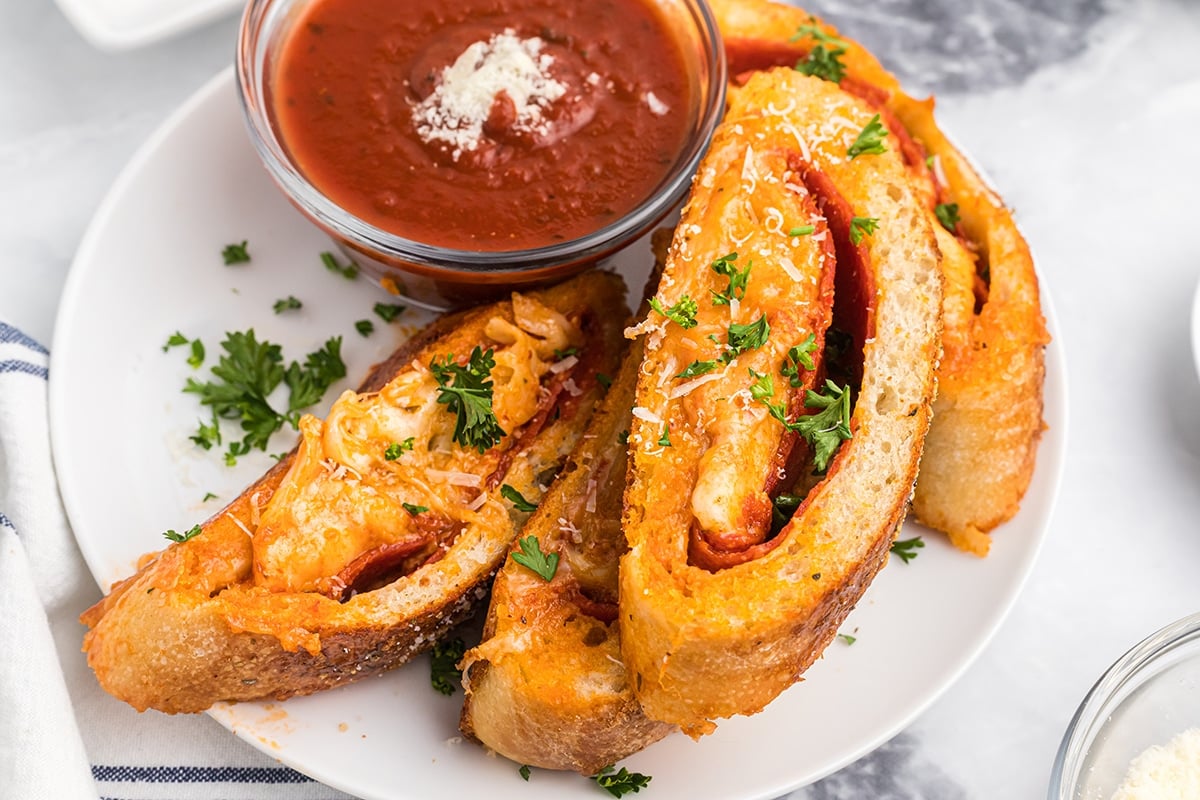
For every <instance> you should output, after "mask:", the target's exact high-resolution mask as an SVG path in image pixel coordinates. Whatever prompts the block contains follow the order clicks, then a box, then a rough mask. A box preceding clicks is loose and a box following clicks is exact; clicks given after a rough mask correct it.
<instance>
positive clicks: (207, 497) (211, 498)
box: [200, 492, 217, 503]
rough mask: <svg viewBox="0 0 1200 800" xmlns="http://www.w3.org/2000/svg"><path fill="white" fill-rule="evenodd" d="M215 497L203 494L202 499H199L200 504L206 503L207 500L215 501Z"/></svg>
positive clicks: (207, 493)
mask: <svg viewBox="0 0 1200 800" xmlns="http://www.w3.org/2000/svg"><path fill="white" fill-rule="evenodd" d="M216 499H217V496H216V495H215V494H213V493H212V492H205V493H204V497H201V498H200V502H201V503H207V502H208V501H209V500H216Z"/></svg>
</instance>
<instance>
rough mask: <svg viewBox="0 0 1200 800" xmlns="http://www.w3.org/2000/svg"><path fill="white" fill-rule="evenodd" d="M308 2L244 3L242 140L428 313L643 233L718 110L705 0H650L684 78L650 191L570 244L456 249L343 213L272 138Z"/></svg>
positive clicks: (664, 210) (383, 279)
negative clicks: (683, 101)
mask: <svg viewBox="0 0 1200 800" xmlns="http://www.w3.org/2000/svg"><path fill="white" fill-rule="evenodd" d="M310 2H313V0H251V2H250V3H249V4H248V5H247V6H246V10H245V13H244V14H243V16H242V22H241V29H240V33H239V39H238V51H237V76H238V81H237V83H238V91H239V95H240V99H241V103H242V109H243V113H244V116H245V120H246V125H247V128H248V129H249V133H250V138H251V140H252V142H253V144H254V147H255V149H256V150H257V152H258V155H259V157H260V158H261V160H262V162H263V164H264V165H265V166H266V169H267V171H268V173H269V174H270V175H271V177H272V178H273V179H274V181H275V182H276V184H277V185H278V186H279V187H280V189H281V190H282V191H283V193H284V195H285V196H286V197H287V198H288V200H290V201H291V203H292V204H293V205H294V206H295V207H296V208H297V209H299V210H300V212H301V213H303V214H304V215H305V216H306V217H307V218H308V219H309V220H311V221H312V222H313V223H315V224H316V225H318V226H319V227H320V228H322V229H323V230H324V231H325V232H326V233H328V234H329V235H330V236H331V237H332V238H333V240H334V241H335V242H336V243H337V244H338V246H339V247H340V248H341V250H342V251H343V252H344V253H345V254H346V255H347V256H348V257H350V258H351V259H353V260H354V261H355V262H356V263H357V264H358V265H359V266H360V267H361V268H362V269H363V271H364V272H366V273H367V274H368V275H370V276H372V277H373V278H375V279H376V280H377V281H379V282H380V283H381V284H382V285H383V286H384V288H386V289H388V290H389V291H391V292H392V293H394V294H403V295H406V296H407V297H408V298H409V299H410V300H411V301H412V302H414V303H415V304H417V305H421V306H424V307H426V308H430V309H433V310H438V311H440V310H444V309H447V308H451V307H454V306H458V305H463V304H466V303H471V302H477V301H479V300H483V299H485V298H487V297H490V296H495V295H497V294H500V293H502V292H504V291H505V290H507V289H510V288H513V287H517V286H527V285H532V284H542V283H548V282H551V281H556V280H560V279H562V278H565V277H568V276H569V275H571V274H574V273H575V272H579V271H581V270H582V269H585V268H586V267H588V266H591V265H593V264H595V263H596V262H598V261H599V260H600V259H603V258H604V257H606V256H608V255H611V254H613V253H615V252H616V251H617V250H619V249H621V248H622V247H624V246H626V245H628V244H630V243H631V242H633V241H634V240H635V239H637V238H638V237H640V236H642V235H643V234H645V233H647V232H648V231H649V230H650V229H651V228H653V227H654V226H655V225H656V224H657V223H659V222H660V221H661V220H662V219H663V218H664V217H666V216H667V215H668V214H669V213H671V212H672V211H673V210H675V208H676V207H677V206H678V205H679V203H680V201H681V200H682V199H683V196H684V194H685V193H686V192H687V190H688V188H689V187H690V186H691V180H692V176H693V174H694V173H695V171H696V168H697V166H698V164H699V162H700V158H701V156H702V155H703V154H704V151H705V150H706V149H707V147H708V144H709V141H710V140H711V138H712V134H713V130H714V128H715V127H716V125H717V122H718V121H719V120H720V117H721V115H722V114H723V113H724V109H725V83H726V66H725V55H724V49H723V47H722V44H721V38H720V34H719V33H718V31H717V26H716V21H715V19H714V18H713V15H712V12H711V10H710V9H709V8H708V6H707V4H706V3H705V2H704V0H654V2H653V3H652V5H653V7H655V8H656V9H657V10H658V11H659V12H660V13H662V14H663V15H664V17H665V20H666V26H667V28H668V30H670V31H671V32H672V33H673V34H674V35H675V36H677V37H678V39H679V42H680V45H681V50H682V52H683V56H684V61H685V65H686V67H687V68H688V72H689V75H690V78H691V90H692V91H691V97H692V98H693V101H692V103H691V105H690V107H689V108H688V109H686V111H685V112H681V113H686V114H687V115H688V122H689V128H688V131H687V135H686V139H685V145H684V147H683V149H682V150H681V151H680V152H679V153H678V154H677V156H676V158H675V160H674V162H673V163H672V164H671V166H670V168H669V170H668V171H667V173H666V176H665V177H664V178H663V180H662V181H661V182H660V183H659V184H658V186H657V188H656V189H655V190H654V191H653V192H652V193H651V194H650V195H649V196H648V197H646V198H645V199H644V200H642V201H641V202H640V203H639V204H638V205H637V206H635V207H634V208H633V209H632V210H631V211H630V212H629V213H627V214H626V215H625V216H624V217H622V218H621V219H618V220H617V221H615V222H613V223H611V224H609V225H607V226H605V227H602V228H600V229H598V230H595V231H592V232H591V233H588V234H586V235H584V236H581V237H579V238H576V239H574V240H569V241H560V242H556V243H554V244H550V245H547V246H542V247H536V248H531V249H526V250H508V251H481V250H458V249H452V248H447V247H441V246H436V245H430V244H426V243H422V242H420V241H415V240H413V239H406V238H403V237H400V236H397V235H395V234H392V233H389V232H387V231H385V230H382V229H380V228H378V227H376V226H374V225H371V224H368V223H367V222H364V221H363V220H362V219H360V218H358V217H356V216H354V215H353V214H351V213H349V212H347V211H346V210H344V209H343V208H341V207H339V206H338V205H337V204H336V203H334V202H333V201H332V200H330V199H329V198H328V197H327V196H325V195H324V194H323V193H322V192H321V191H319V190H318V189H317V188H316V187H315V186H314V185H313V184H312V183H311V182H310V181H308V180H307V179H306V178H305V176H304V175H303V174H302V173H301V171H300V170H299V169H298V168H297V166H296V165H295V164H294V163H293V161H292V160H291V158H290V157H289V155H288V153H287V149H286V148H285V147H284V145H283V143H282V142H281V141H280V138H279V136H278V132H277V130H276V125H274V124H273V121H272V119H271V115H270V113H269V92H270V87H269V85H268V81H269V77H270V71H271V69H272V67H273V64H274V59H275V58H276V56H277V51H278V49H279V46H280V45H281V44H282V43H283V42H284V41H285V40H286V35H287V33H288V31H289V30H290V25H291V24H292V23H293V22H294V21H295V20H296V19H298V18H299V17H300V15H301V12H302V11H303V10H304V8H305V7H306V6H308V5H309V3H310Z"/></svg>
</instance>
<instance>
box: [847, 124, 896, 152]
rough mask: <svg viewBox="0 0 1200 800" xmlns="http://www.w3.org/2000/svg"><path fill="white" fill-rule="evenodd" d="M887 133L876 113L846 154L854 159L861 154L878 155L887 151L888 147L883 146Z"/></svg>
mask: <svg viewBox="0 0 1200 800" xmlns="http://www.w3.org/2000/svg"><path fill="white" fill-rule="evenodd" d="M887 135H888V132H887V129H886V128H884V127H883V123H882V122H880V121H879V115H878V114H876V115H875V116H873V117H871V121H870V122H868V123H867V126H866V127H865V128H863V129H862V130H861V131H860V132H859V134H858V138H856V139H855V140H854V143H853V144H852V145H850V147H849V149H847V150H846V155H848V156H850V160H851V161H853V160H854V159H856V158H858V157H859V156H861V155H875V156H877V155H879V154H880V153H884V152H887V148H886V147H884V146H883V137H885V136H887Z"/></svg>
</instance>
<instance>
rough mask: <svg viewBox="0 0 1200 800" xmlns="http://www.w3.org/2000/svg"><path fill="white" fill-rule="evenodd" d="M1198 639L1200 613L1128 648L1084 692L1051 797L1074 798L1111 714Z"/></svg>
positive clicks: (1060, 751)
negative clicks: (1164, 661)
mask: <svg viewBox="0 0 1200 800" xmlns="http://www.w3.org/2000/svg"><path fill="white" fill-rule="evenodd" d="M1196 638H1200V612H1198V613H1194V614H1189V615H1188V616H1186V617H1182V618H1180V619H1177V620H1175V621H1174V622H1172V623H1170V624H1169V625H1165V626H1163V627H1162V628H1159V629H1158V630H1156V631H1155V632H1154V633H1152V634H1150V635H1149V636H1147V637H1146V638H1145V639H1142V640H1141V641H1140V642H1138V643H1137V644H1135V645H1134V646H1133V647H1131V648H1129V650H1127V651H1125V653H1124V654H1123V655H1122V656H1121V657H1120V658H1118V659H1117V660H1116V661H1114V662H1113V664H1112V666H1110V667H1109V668H1108V669H1107V670H1105V671H1104V674H1103V675H1101V676H1100V678H1099V680H1097V681H1096V682H1095V684H1093V685H1092V688H1091V689H1090V690H1088V693H1087V694H1086V695H1084V698H1083V701H1082V702H1081V703H1080V704H1079V708H1078V709H1076V711H1075V714H1074V716H1073V717H1071V721H1070V723H1069V724H1068V725H1067V729H1066V731H1065V732H1064V733H1063V738H1062V742H1061V743H1060V744H1059V747H1058V753H1057V754H1056V756H1055V758H1054V767H1053V768H1052V769H1051V771H1050V786H1049V791H1048V794H1047V797H1048V800H1073V797H1074V793H1073V790H1074V788H1075V783H1076V779H1077V777H1078V775H1079V772H1080V768H1081V767H1082V759H1083V756H1085V755H1086V754H1087V752H1088V751H1089V750H1090V749H1091V745H1092V742H1093V741H1095V739H1096V735H1097V734H1098V733H1099V731H1100V728H1101V727H1102V726H1103V724H1104V722H1105V721H1106V720H1107V718H1108V716H1109V715H1110V714H1111V713H1112V711H1113V710H1114V709H1115V708H1116V707H1117V706H1119V705H1120V704H1121V703H1123V702H1124V701H1125V699H1126V698H1127V697H1128V696H1129V694H1130V692H1131V691H1133V689H1136V688H1137V687H1138V686H1141V685H1142V683H1143V682H1144V680H1145V679H1146V678H1147V677H1152V676H1147V670H1148V669H1149V668H1150V667H1152V666H1153V665H1154V664H1156V663H1158V661H1159V660H1160V659H1161V658H1162V657H1163V656H1166V655H1168V654H1170V653H1171V652H1173V651H1174V650H1175V649H1176V648H1177V647H1180V646H1182V645H1184V644H1187V643H1188V642H1190V641H1192V640H1193V639H1196Z"/></svg>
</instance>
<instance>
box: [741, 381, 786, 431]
mask: <svg viewBox="0 0 1200 800" xmlns="http://www.w3.org/2000/svg"><path fill="white" fill-rule="evenodd" d="M749 372H750V377H751V378H754V383H752V384H750V396H751V397H753V398H754V399H755V400H757V401H758V402H760V403H762V404H763V405H764V406H766V407H767V410H768V411H770V412H771V416H772V417H774V418H775V419H777V420H779V421H780V422H782V423H783V424H784V425H785V426H787V427H789V428H790V427H791V423H790V422H788V419H787V408H786V407H785V406H784V404H783V403H772V402H771V398H772V397H774V396H775V381H774V380H773V379H772V378H771V376H770V375H766V374H764V373H762V372H756V371H755V370H754V369H750V370H749Z"/></svg>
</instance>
